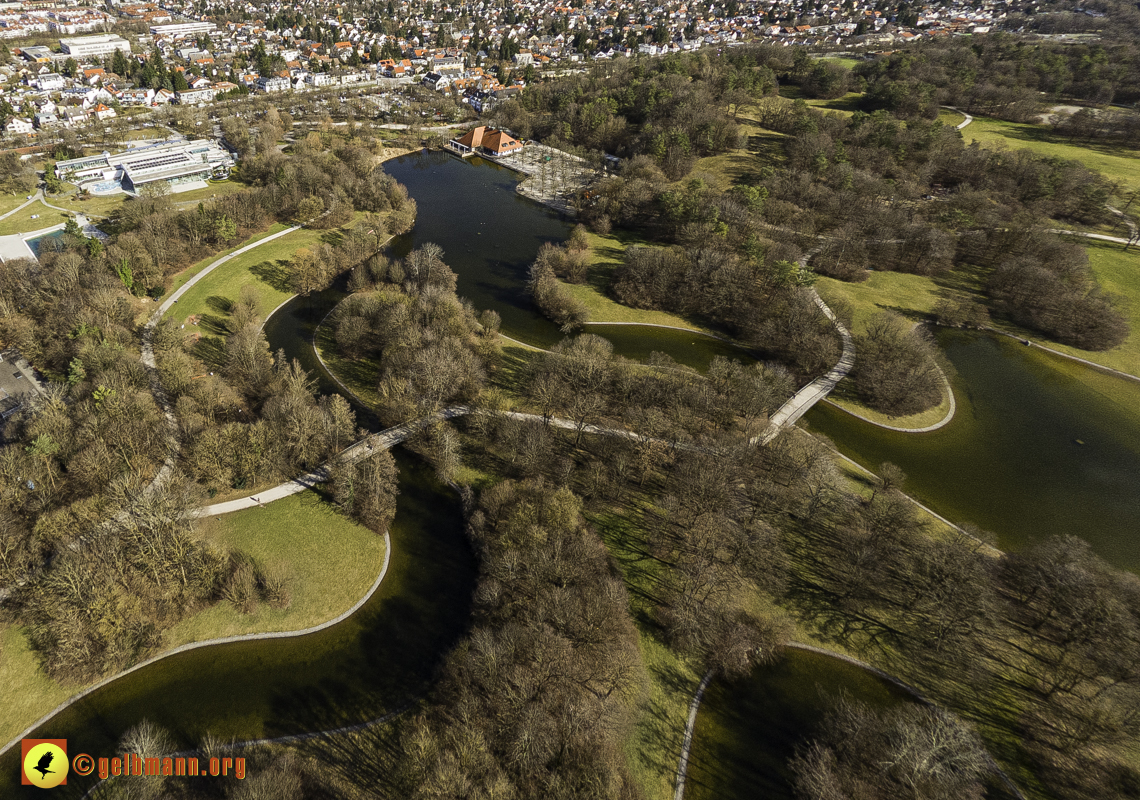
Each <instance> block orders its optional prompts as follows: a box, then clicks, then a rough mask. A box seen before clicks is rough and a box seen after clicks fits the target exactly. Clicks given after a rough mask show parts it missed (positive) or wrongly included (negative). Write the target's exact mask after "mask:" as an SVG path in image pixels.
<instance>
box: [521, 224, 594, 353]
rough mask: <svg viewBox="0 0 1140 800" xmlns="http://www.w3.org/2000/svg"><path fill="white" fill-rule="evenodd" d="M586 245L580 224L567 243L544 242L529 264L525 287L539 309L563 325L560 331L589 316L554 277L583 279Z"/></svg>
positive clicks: (570, 279) (569, 328)
mask: <svg viewBox="0 0 1140 800" xmlns="http://www.w3.org/2000/svg"><path fill="white" fill-rule="evenodd" d="M588 248H589V243H588V240H587V239H586V233H585V229H584V228H582V226H581V225H579V226H577V227H576V228H575V229H574V236H572V237H571V240H570V241H569V242H567V243H566V245H564V246H563V245H555V244H550V243H546V244H544V245H543V246H542V247H540V248H539V250H538V257H537V258H535V260H534V263H533V264H531V267H530V280H529V281H528V282H527V291H529V292H530V296H531V298H532V299H533V300H534V304H535V305H536V306H537V307H538V310H539V311H541V312H542V313H543V315H544V316H546V317H548V318H549V319H550V320H551V321H552V322H554V323H555V324H556V325H558V326H559V327H560V328H562V331H563V333H569V332H570V331H572V330H574V329H575V328H580V327H581V326H582V324H583V323H585V322H586V321H587V320H589V318H590V312H589V309H587V308H586V306H585V304H584V303H582V302H581V301H579V300H577V299H575V298H574V296H573V295H571V294H570V292H568V291H567V290H566V288H565V287H564V286H562V285H561V284H560V283H559V282H558V280H557V279H558V278H563V279H564V280H567V281H569V282H570V283H585V282H586V278H587V276H588V274H589V264H588V263H587V260H586V259H587V250H588Z"/></svg>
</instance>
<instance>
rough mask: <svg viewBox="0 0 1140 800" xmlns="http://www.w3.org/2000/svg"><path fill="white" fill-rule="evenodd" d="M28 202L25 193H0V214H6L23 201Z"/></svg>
mask: <svg viewBox="0 0 1140 800" xmlns="http://www.w3.org/2000/svg"><path fill="white" fill-rule="evenodd" d="M26 202H28V196H27V195H26V194H12V193H11V192H9V193H8V194H0V214H7V213H8V212H9V211H11V210H12V209H14V208H19V207H20V206H22V205H23V204H24V203H26Z"/></svg>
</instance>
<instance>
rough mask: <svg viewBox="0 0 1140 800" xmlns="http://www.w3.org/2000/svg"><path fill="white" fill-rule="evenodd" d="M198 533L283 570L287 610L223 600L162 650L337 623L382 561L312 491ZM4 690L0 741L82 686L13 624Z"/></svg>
mask: <svg viewBox="0 0 1140 800" xmlns="http://www.w3.org/2000/svg"><path fill="white" fill-rule="evenodd" d="M199 530H200V532H201V535H202V536H203V538H205V539H206V540H208V541H211V542H214V543H217V544H219V545H223V546H225V547H228V548H235V549H240V550H244V551H245V552H247V553H250V554H251V555H253V556H254V557H256V558H257V559H258V560H260V561H261V563H262V564H264V565H265V566H266V567H269V568H272V569H278V570H282V571H283V572H284V573H285V574H286V575H287V576H288V587H289V590H290V592H291V594H292V603H291V604H290V606H289V607H288V608H287V609H273V608H268V607H265V606H259V607H258V608H257V609H256V610H255V612H254V613H253V614H251V615H249V616H243V615H241V614H240V613H238V611H237V610H236V609H235V608H233V607H232V606H230V605H229V604H228V603H225V602H221V603H218V604H217V605H214V606H212V607H210V608H206V609H204V610H202V611H201V612H199V613H198V614H196V615H194V616H192V617H189V618H188V619H185V620H183V621H182V622H180V623H179V624H177V625H175V626H174V627H173V628H171V629H170V630H169V631H167V633H166V636H165V640H164V641H165V643H164V646H163V648H161V649H169V648H171V647H174V646H176V645H178V644H184V643H187V642H193V641H202V640H204V639H214V638H217V637H221V636H230V635H234V634H238V633H250V632H255V631H258V632H260V631H283V630H299V629H302V628H307V627H311V626H313V625H316V624H319V623H321V622H324V621H326V620H329V619H332V618H333V617H335V616H337V615H338V614H340V613H342V612H344V611H346V610H347V609H348V608H350V607H351V606H352V605H353V603H355V602H356V601H357V600H359V599H360V598H361V597H362V596H363V595H364V593H365V592H366V591H367V590H368V588H369V587H370V586H371V585H372V583H373V582H374V581H375V580H376V576H377V575H378V574H379V570H380V566H381V564H382V563H383V560H384V540H383V538H382V537H380V536H377V535H376V534H374V533H372V532H371V531H369V530H367V529H366V528H363V527H361V526H359V525H356V524H355V523H353V522H351V521H350V520H348V519H347V518H345V517H343V516H341V515H340V514H338V513H337V512H336V511H335V510H334V509H333V507H332V506H330V505H329V504H328V503H326V502H324V501H323V500H321V499H320V498H319V496H318V495H317V494H316V493H315V492H312V491H307V492H303V493H301V494H299V495H294V496H293V497H289V498H286V499H284V500H279V501H277V502H276V503H271V504H269V505H268V506H266V507H265V508H256V509H250V510H248V511H239V512H237V513H234V514H229V515H227V516H225V517H220V518H218V519H217V520H205V521H203V523H202V524H201V527H200V529H199ZM0 685H3V686H4V695H5V699H4V711H3V714H2V715H0V741H8V740H9V739H11V738H12V737H13V736H15V735H16V734H18V733H19V732H20V731H22V730H23V729H24V728H26V727H27V726H28V725H30V724H31V723H32V722H34V721H35V720H37V719H39V718H40V717H41V716H43V715H44V714H46V713H47V712H48V711H50V710H51V709H53V708H55V707H56V706H57V705H59V704H60V703H62V702H63V701H64V700H66V699H67V698H68V697H70V696H71V695H72V694H74V693H75V692H77V691H79V690H80V689H82V688H83V686H80V685H70V686H64V685H62V684H60V683H58V682H56V681H54V680H52V679H50V678H48V677H47V676H45V675H44V674H43V672H41V671H40V669H39V666H38V663H37V661H36V658H35V655H34V654H33V653H32V652H31V650H30V649H29V648H28V643H27V640H26V639H25V638H24V636H23V634H22V633H21V632H20V630H19V629H18V628H16V627H15V626H13V625H3V626H0Z"/></svg>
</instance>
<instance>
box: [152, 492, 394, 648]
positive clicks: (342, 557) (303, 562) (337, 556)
mask: <svg viewBox="0 0 1140 800" xmlns="http://www.w3.org/2000/svg"><path fill="white" fill-rule="evenodd" d="M202 532H203V535H204V537H205V538H206V539H208V540H209V541H211V542H214V543H216V544H218V545H220V546H222V547H224V548H226V549H228V550H241V551H243V552H246V553H249V554H250V555H251V556H253V557H254V558H255V559H256V560H257V561H258V563H259V564H261V565H262V566H263V567H265V568H266V569H267V570H269V571H273V570H279V571H282V572H284V574H285V575H286V578H287V586H288V588H289V590H290V593H291V595H292V602H291V603H290V605H289V607H288V608H283V609H277V608H271V607H269V606H267V605H264V604H261V605H259V606H258V607H257V609H256V610H255V611H254V613H252V614H248V615H246V614H242V613H241V612H239V611H238V609H236V608H234V606H232V605H231V604H229V603H218V604H216V605H214V606H212V607H210V608H207V609H205V610H204V611H202V612H200V613H198V614H195V615H194V616H193V617H190V618H188V619H185V620H183V621H182V622H180V623H178V624H177V625H175V626H174V627H173V628H171V629H170V630H169V631H167V633H166V637H165V638H166V643H167V645H168V646H170V647H174V646H177V645H179V644H184V643H186V642H196V641H201V640H203V639H212V638H216V637H219V636H234V635H237V634H243V633H261V632H266V631H289V630H300V629H302V628H310V627H312V626H314V625H319V624H320V623H322V622H326V621H327V620H330V619H333V618H334V617H336V616H337V615H338V614H342V613H344V612H345V611H347V610H348V609H349V608H351V607H352V605H353V604H354V603H356V601H357V600H359V599H360V598H361V597H363V596H364V593H365V592H367V591H368V589H369V587H371V586H372V584H373V583H374V582H375V581H376V576H377V575H379V574H380V567H381V565H382V564H383V563H384V539H383V537H381V536H378V535H376V534H375V533H373V532H372V531H370V530H368V529H367V528H365V527H363V526H361V525H357V524H356V523H355V522H353V521H352V520H350V519H348V518H347V517H345V516H344V515H343V514H341V513H340V512H339V511H338V510H337V508H336V507H335V506H334V505H332V504H331V503H329V502H327V501H325V500H324V499H322V498H321V496H320V495H318V494H317V493H316V492H314V491H311V490H310V491H306V492H302V493H301V494H296V495H293V496H292V497H287V498H285V499H283V500H278V501H276V502H274V503H270V504H269V505H267V506H265V507H264V508H251V509H249V510H247V511H238V512H236V513H233V514H227V515H225V516H223V517H217V518H215V519H211V520H207V521H203V523H202Z"/></svg>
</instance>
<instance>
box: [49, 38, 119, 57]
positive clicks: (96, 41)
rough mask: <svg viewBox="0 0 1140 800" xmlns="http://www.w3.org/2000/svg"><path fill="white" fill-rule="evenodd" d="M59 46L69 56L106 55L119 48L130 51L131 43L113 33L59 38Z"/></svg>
mask: <svg viewBox="0 0 1140 800" xmlns="http://www.w3.org/2000/svg"><path fill="white" fill-rule="evenodd" d="M59 46H60V49H62V50H63V52H65V53H67V54H68V55H69V56H81V57H82V56H106V55H110V54H111V53H114V52H115V51H116V50H121V51H122V52H124V53H130V52H131V43H130V42H128V41H127V40H126V39H124V38H123V37H122V36H116V35H114V34H113V33H102V34H97V35H95V36H76V37H75V38H73V39H60V40H59Z"/></svg>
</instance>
